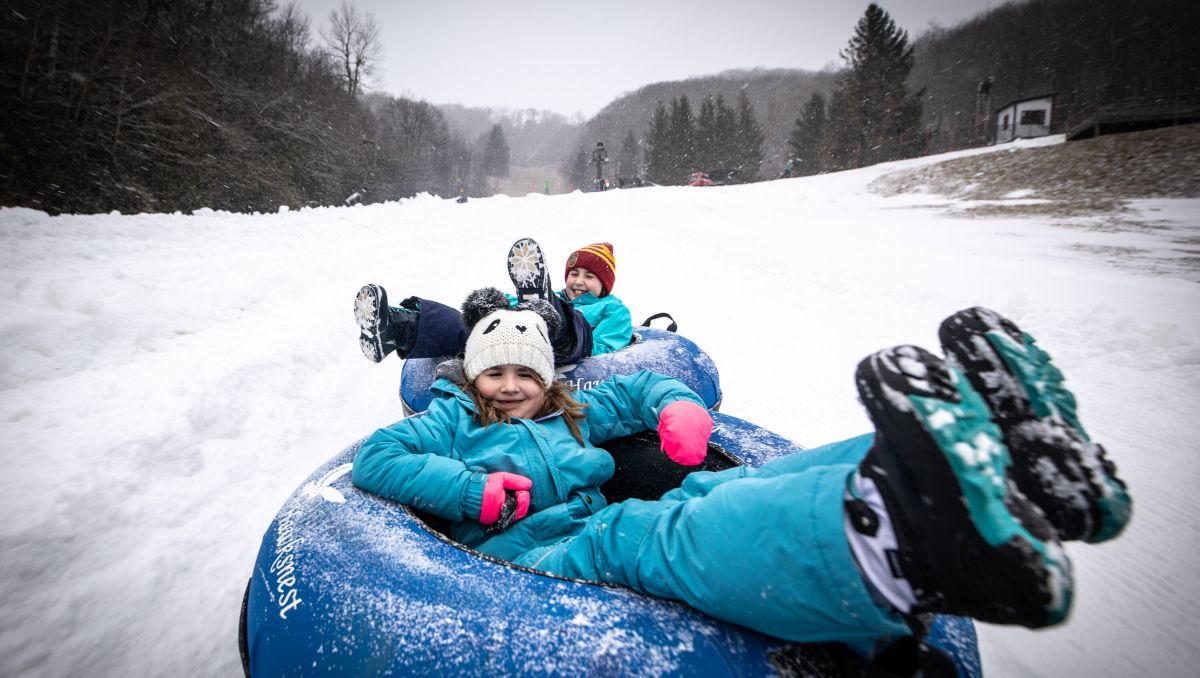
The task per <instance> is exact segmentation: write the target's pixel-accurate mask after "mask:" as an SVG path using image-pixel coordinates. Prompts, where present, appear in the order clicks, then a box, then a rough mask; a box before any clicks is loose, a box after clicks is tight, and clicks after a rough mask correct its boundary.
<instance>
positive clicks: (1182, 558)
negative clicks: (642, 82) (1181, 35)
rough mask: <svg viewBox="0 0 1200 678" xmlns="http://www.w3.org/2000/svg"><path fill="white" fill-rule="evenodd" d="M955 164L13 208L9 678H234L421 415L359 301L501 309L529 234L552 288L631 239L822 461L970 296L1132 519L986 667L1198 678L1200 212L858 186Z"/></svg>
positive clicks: (774, 416) (1079, 556)
mask: <svg viewBox="0 0 1200 678" xmlns="http://www.w3.org/2000/svg"><path fill="white" fill-rule="evenodd" d="M1059 141H1061V137H1060V138H1053V139H1050V140H1044V141H1042V142H1041V143H1055V142H1059ZM1026 145H1033V144H1026ZM1007 148H1009V149H1011V148H1014V147H1013V146H1009V147H1007ZM974 152H985V151H974ZM960 155H961V154H960ZM942 157H951V156H942ZM939 159H940V158H925V159H920V160H914V161H905V162H901V163H892V164H889V165H884V166H877V167H873V168H867V169H863V170H857V171H852V172H843V173H839V174H834V175H826V176H820V177H811V178H803V179H791V180H785V181H772V182H766V183H761V184H754V185H748V186H739V187H725V188H699V189H697V188H685V187H671V188H665V187H664V188H645V189H638V190H626V191H611V192H609V193H605V194H587V195H585V194H579V193H574V194H569V195H562V196H549V197H547V196H542V195H531V196H528V197H524V198H507V197H503V196H501V197H495V198H490V199H486V200H472V201H471V202H470V203H468V204H465V205H459V204H456V203H455V202H453V201H443V200H439V199H435V198H430V197H419V198H416V199H413V200H407V201H402V202H400V203H389V204H382V205H373V206H365V207H355V208H323V209H312V210H307V209H306V210H301V211H281V212H280V213H278V214H265V215H237V214H227V213H213V212H211V211H201V212H199V213H196V214H193V215H132V216H121V215H91V216H61V217H55V218H51V217H48V216H46V215H45V214H42V213H39V212H33V211H29V210H23V209H3V210H0V341H2V347H3V350H2V351H0V454H2V455H3V457H2V459H3V466H4V468H5V473H4V474H3V476H2V478H0V515H3V516H4V518H3V523H2V531H0V604H2V605H3V613H2V614H0V675H3V676H71V675H90V676H126V675H143V676H179V675H195V676H233V675H238V674H240V671H241V668H240V664H239V659H238V654H237V643H236V640H237V637H236V634H237V618H238V611H239V604H240V601H241V594H242V590H243V587H244V586H245V584H246V580H247V578H248V577H249V575H250V571H251V567H252V564H253V562H254V558H255V555H256V553H257V549H258V546H259V540H260V538H261V535H262V533H263V531H264V530H265V529H266V527H267V525H268V523H269V522H270V520H271V518H272V517H273V515H274V514H275V512H276V511H277V510H278V509H279V507H280V506H281V504H282V502H283V501H284V499H286V498H287V496H288V495H289V494H290V493H291V492H292V490H293V489H294V488H295V487H296V486H297V485H298V484H299V483H300V482H301V481H302V480H303V479H304V478H305V477H306V476H307V475H308V474H309V473H310V472H311V471H312V470H313V469H314V468H315V467H316V466H317V465H318V464H320V463H321V462H323V461H324V460H326V459H327V458H328V457H330V456H332V455H333V454H334V453H335V452H337V451H338V450H340V449H341V448H343V447H345V446H346V445H347V444H349V443H351V442H353V441H354V440H356V439H358V438H360V437H362V436H364V435H366V434H367V433H369V432H371V431H372V430H373V429H375V428H377V427H380V426H384V425H386V424H388V423H390V422H392V421H393V420H395V419H397V418H399V417H400V416H401V410H400V402H399V400H398V398H397V397H396V389H397V385H398V380H399V376H400V368H401V363H400V362H399V361H398V360H396V359H395V358H390V359H388V360H387V361H385V363H384V364H382V365H373V364H371V363H369V362H368V361H366V360H365V359H363V357H362V355H361V354H360V352H359V349H358V345H357V339H356V337H357V332H356V327H355V325H354V323H353V320H352V316H351V301H352V297H353V295H354V293H355V292H356V291H357V289H358V288H359V286H360V285H362V284H363V283H365V282H377V283H381V284H383V285H385V286H386V287H387V288H388V291H389V293H390V294H391V295H392V296H393V297H394V298H395V299H396V300H399V299H400V298H403V297H404V296H408V295H412V294H419V295H422V296H427V297H431V298H435V299H440V300H443V301H445V302H448V303H451V304H453V305H457V304H458V303H459V302H460V301H461V299H462V298H463V296H464V295H465V294H466V293H467V292H468V291H470V290H471V289H473V288H475V287H480V286H484V285H489V284H490V285H496V286H500V287H507V278H506V276H505V272H504V255H505V252H506V251H507V248H508V246H509V245H510V244H511V243H512V242H513V241H514V240H516V239H517V238H519V237H522V236H533V237H535V238H537V239H538V240H540V241H541V242H542V243H543V245H544V246H545V248H546V249H547V250H548V252H549V253H550V257H551V264H552V267H554V268H555V269H556V270H557V269H558V267H561V266H562V262H563V260H564V258H565V256H566V255H567V254H568V253H569V252H570V251H571V250H572V249H574V248H576V247H578V246H580V245H583V244H586V243H591V242H596V241H601V240H604V241H609V242H612V243H613V244H614V245H615V247H616V255H617V259H618V263H619V266H618V277H617V283H616V286H615V293H616V294H617V295H618V296H620V297H621V298H622V299H624V300H625V301H626V303H627V304H628V305H629V307H630V308H631V309H632V310H633V314H634V316H635V318H634V319H635V321H637V320H641V319H642V318H644V317H646V316H649V315H650V314H652V313H655V312H658V311H669V312H671V313H672V314H673V315H674V317H675V318H676V320H677V321H678V322H679V327H680V332H681V333H683V334H685V335H686V336H688V337H689V338H691V339H693V340H694V341H696V342H697V343H698V344H699V345H700V346H702V347H703V348H704V349H706V350H707V351H708V352H709V353H710V354H711V356H712V357H713V359H714V360H715V362H716V364H717V366H718V367H719V369H720V372H721V377H722V384H723V388H724V395H725V399H724V403H723V406H722V411H724V412H726V413H729V414H733V415H736V416H740V417H742V418H746V419H750V420H752V421H754V422H756V423H759V424H761V425H764V426H766V427H767V428H770V429H773V430H775V431H778V432H780V433H782V434H784V435H787V436H789V437H791V438H793V439H795V440H797V441H800V442H801V443H804V444H808V445H814V444H819V443H823V442H827V441H831V440H835V439H839V438H842V437H847V436H850V435H854V434H857V433H860V432H862V431H864V430H867V429H868V427H869V422H868V420H867V418H866V415H865V414H864V412H863V410H862V408H861V407H860V405H859V404H858V403H857V401H856V395H855V391H854V386H853V379H852V375H853V369H854V366H855V365H856V364H857V361H858V360H859V359H860V358H862V357H863V356H864V355H866V354H867V353H869V352H871V351H874V350H876V349H878V348H881V347H884V346H887V345H892V344H898V343H915V344H920V345H923V346H926V347H927V348H930V349H933V350H936V349H937V337H936V330H937V326H938V323H939V322H940V320H941V319H942V318H943V317H944V316H946V315H948V314H950V313H952V312H954V311H956V310H958V309H960V308H964V307H967V306H971V305H986V306H990V307H993V308H995V309H997V310H1000V311H1002V312H1003V313H1005V314H1007V315H1009V316H1010V317H1012V318H1013V319H1014V320H1016V321H1017V322H1018V323H1019V324H1021V325H1022V327H1024V328H1025V329H1027V330H1030V331H1031V332H1032V333H1033V334H1034V335H1035V336H1036V337H1038V339H1039V341H1040V344H1041V345H1042V346H1043V347H1044V348H1046V349H1047V350H1049V351H1050V352H1051V353H1052V354H1053V355H1054V356H1055V358H1056V361H1057V362H1058V364H1059V365H1060V366H1061V367H1062V368H1063V370H1064V372H1065V373H1066V374H1067V377H1068V385H1069V386H1071V387H1072V388H1073V390H1074V391H1075V393H1076V394H1077V395H1078V397H1079V400H1080V404H1081V414H1082V415H1083V419H1084V422H1085V423H1086V424H1087V425H1088V427H1089V430H1090V432H1091V433H1092V435H1093V437H1094V438H1096V439H1097V440H1100V441H1102V442H1104V443H1105V444H1106V446H1107V447H1108V448H1109V450H1110V454H1111V456H1112V458H1113V459H1114V460H1115V461H1116V462H1117V464H1118V465H1119V467H1120V470H1121V473H1122V475H1123V477H1124V478H1125V479H1126V480H1127V481H1128V482H1129V484H1130V487H1131V490H1132V493H1133V496H1134V501H1135V508H1134V518H1133V522H1132V523H1131V525H1130V526H1129V528H1128V530H1127V531H1126V533H1125V534H1124V535H1123V536H1122V537H1121V538H1120V539H1118V540H1117V541H1115V542H1113V543H1110V544H1106V545H1103V546H1089V545H1080V544H1071V545H1069V546H1068V552H1069V554H1070V555H1071V556H1072V558H1073V560H1074V563H1075V568H1076V578H1077V584H1078V586H1077V594H1076V605H1075V609H1074V613H1073V615H1072V616H1071V618H1070V619H1069V620H1068V621H1067V622H1066V623H1065V624H1064V625H1062V626H1060V627H1058V628H1055V629H1050V630H1044V631H1040V632H1031V631H1027V630H1023V629H1011V628H1002V627H996V626H988V625H980V635H981V645H982V653H983V658H984V667H985V671H987V672H989V673H991V674H992V675H1001V676H1026V675H1040V676H1067V675H1078V676H1083V675H1088V676H1128V675H1135V674H1140V675H1154V676H1190V675H1194V674H1193V671H1194V670H1195V668H1194V667H1195V666H1196V664H1197V663H1198V662H1200V639H1198V637H1197V635H1196V634H1195V633H1194V632H1193V631H1192V628H1193V624H1194V620H1195V619H1196V618H1197V610H1198V609H1200V577H1198V576H1197V575H1198V574H1200V573H1198V571H1197V567H1196V563H1197V562H1200V548H1198V547H1197V544H1198V543H1200V508H1198V507H1200V458H1198V455H1197V454H1196V453H1195V452H1196V449H1197V446H1196V444H1195V441H1194V440H1193V438H1194V437H1195V436H1196V435H1197V433H1198V432H1200V429H1198V427H1197V424H1196V421H1197V419H1196V418H1197V413H1200V277H1198V276H1197V272H1196V271H1197V269H1196V265H1195V256H1196V251H1195V250H1196V245H1195V243H1196V239H1197V237H1200V199H1187V200H1183V199H1175V200H1165V199H1164V200H1152V201H1150V200H1147V201H1138V202H1136V203H1134V204H1132V205H1130V208H1131V209H1132V210H1134V212H1135V213H1136V214H1139V215H1141V216H1142V218H1144V220H1145V221H1146V222H1147V223H1153V225H1154V227H1153V228H1147V229H1144V230H1124V231H1114V230H1111V229H1107V228H1081V227H1080V226H1081V224H1080V221H1079V220H1078V219H1076V220H1074V222H1073V223H1074V226H1072V227H1065V226H1063V225H1058V224H1054V223H1051V222H1050V221H1048V220H1047V219H1046V218H1034V217H1026V218H995V217H988V218H978V217H975V218H963V216H961V211H962V210H963V208H965V207H967V206H969V205H966V204H964V203H961V202H955V201H949V200H946V199H943V198H939V197H938V196H934V195H929V194H916V195H904V196H899V197H894V198H883V197H880V196H878V195H875V194H873V193H871V192H869V191H868V190H867V188H866V186H867V184H868V183H869V182H870V181H871V180H872V179H874V178H876V177H878V176H880V175H881V174H883V173H885V172H889V171H894V170H897V169H903V168H905V167H911V166H915V165H919V164H925V163H930V162H937V161H938V160H939ZM1028 189H1029V190H1028V191H1019V192H1017V193H1014V194H1012V198H1011V200H1012V202H1014V203H1015V202H1028V201H1029V200H1036V199H1037V198H1038V195H1037V189H1038V187H1037V184H1036V183H1035V182H1034V181H1033V180H1032V179H1031V182H1030V185H1029V186H1028ZM956 215H957V216H956ZM1097 223H1098V222H1097ZM1082 225H1084V226H1086V224H1082ZM1189 240H1190V243H1191V244H1190V245H1189V244H1187V241H1189ZM1189 250H1190V251H1189ZM1188 257H1191V261H1190V263H1189V261H1188ZM1189 266H1190V268H1189Z"/></svg>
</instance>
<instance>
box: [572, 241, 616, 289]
mask: <svg viewBox="0 0 1200 678" xmlns="http://www.w3.org/2000/svg"><path fill="white" fill-rule="evenodd" d="M573 268H586V269H587V270H589V271H591V272H592V273H594V274H595V275H596V277H597V278H599V279H600V284H601V285H603V286H604V289H603V290H601V292H600V296H602V297H606V296H608V295H609V294H610V293H611V292H612V288H613V285H614V284H615V283H616V282H617V258H616V256H615V255H614V254H613V246H612V243H607V242H598V243H594V244H591V245H584V246H583V247H580V248H579V249H577V250H575V251H574V252H572V253H571V256H569V257H567V268H566V270H565V271H563V278H566V277H567V276H568V275H570V274H571V269H573Z"/></svg>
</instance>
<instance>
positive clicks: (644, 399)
mask: <svg viewBox="0 0 1200 678" xmlns="http://www.w3.org/2000/svg"><path fill="white" fill-rule="evenodd" d="M432 388H433V391H434V393H435V395H436V396H438V397H435V398H434V400H433V402H432V403H431V404H430V406H429V409H428V410H427V411H426V412H424V413H422V414H419V415H416V416H413V417H409V418H407V419H402V420H401V421H399V422H397V423H395V424H393V425H392V426H389V427H387V428H383V429H379V430H378V431H376V432H375V433H374V434H372V435H371V436H370V437H369V438H367V440H366V441H365V442H364V443H363V445H362V447H361V449H360V450H359V452H358V455H357V456H356V457H355V459H354V471H353V475H352V479H353V482H354V484H355V485H357V486H358V487H361V488H363V489H364V490H367V491H368V492H373V493H375V494H378V495H380V496H383V497H386V498H388V499H393V500H395V501H399V502H401V503H404V504H408V505H409V506H412V507H413V508H416V509H419V510H421V511H426V512H429V513H432V514H434V515H437V516H440V517H442V518H446V519H448V520H450V521H451V523H452V525H451V529H450V536H451V537H452V538H453V539H455V540H456V541H458V542H460V543H462V544H465V545H466V546H470V547H472V548H476V549H478V550H480V551H482V552H484V553H488V554H491V555H494V556H496V557H499V558H504V559H508V560H512V559H514V558H516V557H517V556H519V555H520V554H522V553H525V552H527V551H529V550H532V549H534V548H538V547H541V546H545V545H548V544H552V543H555V542H556V541H558V540H560V539H562V538H563V537H567V536H570V535H571V534H573V533H574V532H575V531H577V530H578V529H581V527H582V523H583V522H584V521H586V519H587V518H588V517H589V516H590V515H591V514H593V513H595V512H596V511H599V510H600V509H602V508H604V506H606V505H607V501H606V500H605V498H604V496H603V495H602V494H601V493H600V489H599V487H600V485H601V484H602V483H604V482H605V481H607V480H608V479H609V478H611V477H612V475H613V471H614V463H613V459H612V456H610V455H609V454H608V452H605V451H604V450H603V449H600V448H599V447H596V445H599V444H601V443H604V442H605V441H607V440H612V439H613V438H618V437H621V436H625V435H629V434H632V433H637V432H639V431H645V430H649V429H653V428H655V427H657V425H658V415H659V412H660V411H661V410H662V408H663V407H665V406H666V405H667V404H669V403H672V402H674V401H676V400H689V401H692V402H694V403H696V404H698V405H700V406H702V407H703V406H704V403H703V401H701V400H700V398H699V397H698V396H697V395H696V394H695V393H693V392H692V391H691V390H690V389H689V388H688V387H687V386H685V385H684V384H683V383H681V382H679V381H676V380H675V379H672V378H669V377H664V376H662V375H659V374H655V373H653V372H649V371H644V370H643V371H641V372H638V373H636V374H631V375H622V376H616V377H612V378H611V379H609V380H607V381H605V382H604V383H601V384H599V385H598V386H596V387H595V388H592V389H590V390H587V391H578V392H576V393H575V394H574V396H575V399H576V400H578V401H579V402H580V403H582V404H583V405H585V406H586V408H585V409H584V414H585V417H584V418H583V419H582V420H581V421H580V422H579V424H580V430H581V433H582V434H583V439H584V442H585V444H584V445H580V444H579V442H578V441H577V440H575V438H574V436H572V435H571V432H570V429H568V427H567V424H566V421H565V420H564V418H563V417H562V415H561V413H555V414H552V415H549V416H546V417H542V418H541V419H538V420H530V419H514V420H512V422H511V423H508V424H504V423H495V424H491V425H489V426H487V427H484V426H482V425H480V424H479V423H478V420H477V419H476V418H475V404H474V402H473V401H472V400H471V398H470V396H468V395H467V394H466V393H464V392H463V391H462V390H461V389H460V388H459V387H458V386H456V385H454V384H453V383H451V382H450V381H448V380H446V379H438V380H437V381H435V382H434V384H433V386H432ZM495 471H507V472H509V473H517V474H520V475H523V476H525V477H527V478H529V479H530V480H532V481H533V488H532V489H531V490H530V506H529V514H528V515H527V516H526V517H525V518H524V519H523V520H521V521H518V522H516V523H514V524H513V525H512V526H511V527H509V529H508V530H507V531H505V532H502V533H499V534H497V535H494V536H493V535H490V534H488V533H487V532H485V531H484V529H483V526H481V525H480V524H479V520H478V519H479V511H480V507H481V506H482V503H483V486H484V483H485V482H486V479H487V475H488V474H489V473H492V472H495Z"/></svg>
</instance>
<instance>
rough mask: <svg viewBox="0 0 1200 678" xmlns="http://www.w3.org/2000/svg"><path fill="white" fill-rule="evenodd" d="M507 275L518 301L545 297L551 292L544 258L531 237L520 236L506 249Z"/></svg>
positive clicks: (540, 249) (538, 246) (539, 247)
mask: <svg viewBox="0 0 1200 678" xmlns="http://www.w3.org/2000/svg"><path fill="white" fill-rule="evenodd" d="M508 277H509V279H510V280H512V283H513V286H514V287H515V288H516V292H517V299H518V300H519V301H529V300H530V299H534V298H537V299H547V298H549V296H550V295H551V294H552V293H553V292H552V290H551V289H550V276H549V275H548V274H547V272H546V258H545V255H544V253H543V252H542V248H541V246H540V245H538V243H537V241H536V240H534V239H533V238H521V239H520V240H518V241H516V242H515V243H513V246H512V247H510V248H509V250H508Z"/></svg>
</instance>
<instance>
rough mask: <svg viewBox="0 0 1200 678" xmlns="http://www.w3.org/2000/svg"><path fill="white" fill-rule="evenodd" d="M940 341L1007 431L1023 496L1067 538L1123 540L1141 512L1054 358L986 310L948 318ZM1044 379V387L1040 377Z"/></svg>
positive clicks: (1092, 540) (1098, 540)
mask: <svg viewBox="0 0 1200 678" xmlns="http://www.w3.org/2000/svg"><path fill="white" fill-rule="evenodd" d="M938 335H939V338H940V339H941V342H942V348H943V350H944V351H945V352H946V354H947V355H948V356H950V357H951V359H952V360H953V361H954V362H956V363H957V364H958V365H959V366H960V367H961V368H962V370H963V372H964V373H965V374H966V377H967V379H968V380H969V381H970V382H971V385H972V386H973V387H974V388H975V390H977V391H978V392H979V394H980V395H982V396H983V398H984V400H985V401H986V402H987V404H988V407H989V408H990V409H991V411H992V416H993V418H995V420H996V421H997V423H999V425H1000V428H1001V430H1002V431H1003V432H1004V439H1005V442H1006V443H1007V444H1008V446H1009V448H1010V450H1011V451H1012V453H1013V455H1014V457H1015V461H1016V467H1015V469H1014V472H1013V476H1014V478H1015V480H1016V481H1017V484H1018V485H1019V486H1020V487H1021V491H1022V492H1024V493H1025V494H1026V495H1027V496H1028V497H1030V498H1031V499H1032V500H1033V501H1034V502H1035V503H1036V504H1038V506H1041V507H1042V509H1043V510H1044V511H1045V512H1046V514H1047V516H1049V518H1050V520H1051V522H1052V523H1053V524H1054V526H1055V529H1057V530H1058V532H1059V535H1060V538H1062V539H1082V540H1084V541H1087V542H1093V543H1095V542H1102V541H1107V540H1109V539H1112V538H1113V537H1116V536H1117V535H1118V534H1120V533H1121V531H1122V530H1123V529H1124V528H1125V525H1126V524H1127V523H1128V522H1129V518H1130V516H1131V514H1132V509H1133V506H1132V500H1131V498H1130V496H1129V493H1128V491H1127V489H1126V485H1125V482H1124V481H1123V480H1121V479H1120V478H1118V477H1117V475H1116V467H1115V465H1113V463H1112V462H1111V461H1109V460H1108V457H1107V454H1106V452H1105V451H1104V448H1103V447H1102V446H1100V445H1098V444H1095V443H1093V442H1091V441H1090V440H1089V439H1088V437H1087V433H1086V432H1085V431H1084V430H1083V427H1082V425H1081V424H1080V423H1079V419H1078V416H1077V414H1076V411H1075V410H1076V406H1075V397H1074V395H1073V394H1072V393H1071V392H1070V391H1069V390H1067V389H1066V387H1064V386H1063V385H1062V381H1063V378H1062V373H1061V372H1060V371H1059V370H1058V369H1057V368H1056V367H1055V366H1054V364H1053V362H1052V361H1051V359H1050V355H1049V354H1047V353H1046V352H1045V351H1043V350H1041V349H1040V348H1038V347H1037V345H1036V342H1035V341H1034V339H1033V337H1032V336H1030V335H1029V334H1027V333H1025V332H1022V331H1021V329H1020V328H1019V327H1017V326H1016V324H1015V323H1013V322H1012V321H1010V320H1008V319H1007V318H1004V317H1003V316H1001V315H999V314H998V313H995V312H994V311H990V310H988V309H983V308H972V309H968V310H965V311H960V312H958V313H956V314H954V315H953V316H951V317H949V318H947V319H946V320H945V321H944V322H943V323H942V326H941V328H940V329H939V332H938ZM1039 374H1041V375H1045V376H1044V377H1043V378H1042V379H1041V380H1040V381H1039V380H1038V379H1037V378H1036V377H1035V376H1033V375H1039ZM1022 375H1027V376H1025V377H1024V378H1022ZM1042 382H1044V383H1042ZM1056 392H1057V393H1056Z"/></svg>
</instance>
